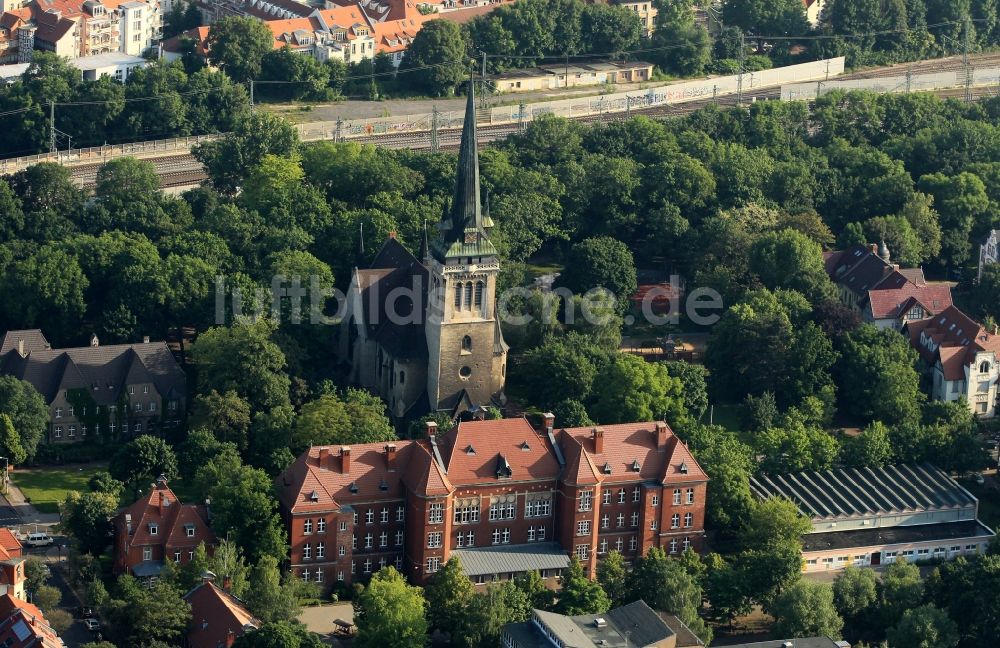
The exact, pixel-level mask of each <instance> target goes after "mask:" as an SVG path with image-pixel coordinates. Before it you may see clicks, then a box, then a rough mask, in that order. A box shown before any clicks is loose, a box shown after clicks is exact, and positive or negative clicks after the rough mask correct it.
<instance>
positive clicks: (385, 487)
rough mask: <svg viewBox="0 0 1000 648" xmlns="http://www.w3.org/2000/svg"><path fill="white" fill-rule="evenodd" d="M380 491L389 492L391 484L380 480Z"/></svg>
mask: <svg viewBox="0 0 1000 648" xmlns="http://www.w3.org/2000/svg"><path fill="white" fill-rule="evenodd" d="M378 489H379V490H380V491H387V490H389V482H387V481H386V480H384V479H380V480H379V482H378Z"/></svg>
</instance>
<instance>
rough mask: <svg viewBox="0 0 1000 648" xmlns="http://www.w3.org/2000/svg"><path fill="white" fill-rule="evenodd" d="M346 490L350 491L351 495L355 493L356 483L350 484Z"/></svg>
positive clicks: (356, 490)
mask: <svg viewBox="0 0 1000 648" xmlns="http://www.w3.org/2000/svg"><path fill="white" fill-rule="evenodd" d="M347 490H349V491H351V492H352V493H357V492H358V483H357V482H351V485H350V486H348V487H347Z"/></svg>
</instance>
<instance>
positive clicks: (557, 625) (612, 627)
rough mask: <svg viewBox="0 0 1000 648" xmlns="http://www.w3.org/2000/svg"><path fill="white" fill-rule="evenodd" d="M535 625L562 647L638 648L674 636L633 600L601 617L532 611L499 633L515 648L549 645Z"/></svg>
mask: <svg viewBox="0 0 1000 648" xmlns="http://www.w3.org/2000/svg"><path fill="white" fill-rule="evenodd" d="M539 624H540V625H542V626H544V627H545V630H546V632H547V633H548V634H550V635H552V636H554V637H556V638H557V639H558V640H559V641H560V642H561V643H562V645H564V646H565V647H566V648H597V647H598V646H600V647H602V648H626V647H627V646H631V647H632V648H642V647H643V646H651V645H653V644H656V643H657V642H660V641H663V640H664V639H666V638H668V637H670V636H673V635H674V631H673V630H671V629H670V627H669V626H668V625H667V624H666V623H664V622H663V619H661V618H660V616H659V615H658V614H657V613H656V612H655V611H653V609H652V608H650V607H649V606H648V605H646V603H645V602H644V601H634V602H632V603H629V604H628V605H623V606H621V607H618V608H615V609H613V610H610V611H609V612H607V613H605V614H580V615H577V616H572V617H569V616H564V615H562V614H556V613H555V612H545V611H543V610H532V619H531V620H530V621H528V622H526V623H510V624H507V625H505V626H504V628H503V631H504V632H505V633H506V634H507V635H509V636H511V637H512V638H513V639H514V640H515V642H516V643H517V646H518V648H535V647H538V648H542V647H543V646H544V647H546V648H547V647H549V646H551V645H552V643H551V642H550V641H549V639H548V638H547V637H546V634H545V633H543V632H542V631H541V629H540V628H539V627H538V625H539ZM688 645H690V644H688Z"/></svg>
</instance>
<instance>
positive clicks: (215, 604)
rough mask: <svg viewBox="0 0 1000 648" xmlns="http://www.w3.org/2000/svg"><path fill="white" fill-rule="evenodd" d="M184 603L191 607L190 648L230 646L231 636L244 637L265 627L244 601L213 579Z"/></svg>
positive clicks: (188, 596)
mask: <svg viewBox="0 0 1000 648" xmlns="http://www.w3.org/2000/svg"><path fill="white" fill-rule="evenodd" d="M184 600H185V601H187V602H188V604H189V605H190V606H191V625H190V626H189V628H188V633H187V640H188V646H189V648H219V647H220V646H227V645H229V644H228V643H227V641H226V640H227V638H228V637H230V636H233V637H240V636H242V635H243V634H244V633H245V632H247V631H248V630H251V629H257V628H259V627H260V625H261V622H260V620H259V619H257V618H255V617H254V616H253V615H252V614H250V611H249V610H247V608H246V606H245V605H244V603H243V601H241V600H240V599H238V598H236V597H235V596H233V595H232V594H230V593H228V592H226V591H225V590H223V589H222V588H220V587H218V586H217V585H216V584H215V583H213V582H212V581H211V580H208V581H205V582H203V583H201V584H200V585H198V586H196V587H195V588H194V589H192V590H191V591H189V592H188V593H187V594H185V595H184Z"/></svg>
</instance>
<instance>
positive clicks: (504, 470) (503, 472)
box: [496, 454, 514, 479]
mask: <svg viewBox="0 0 1000 648" xmlns="http://www.w3.org/2000/svg"><path fill="white" fill-rule="evenodd" d="M513 473H514V471H513V470H512V469H511V467H510V462H508V461H507V457H505V456H503V455H502V454H500V455H497V468H496V476H497V479H510V476H511V475H512V474H513Z"/></svg>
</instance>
